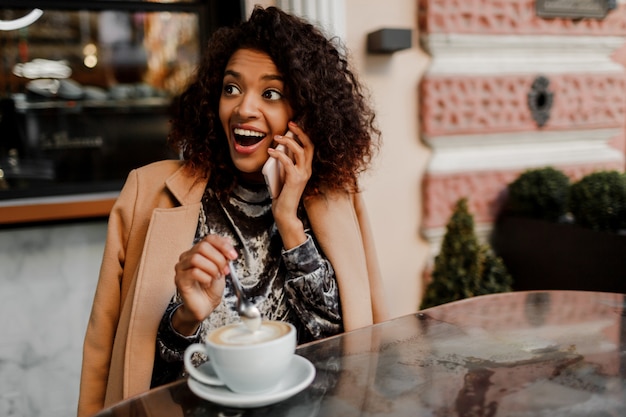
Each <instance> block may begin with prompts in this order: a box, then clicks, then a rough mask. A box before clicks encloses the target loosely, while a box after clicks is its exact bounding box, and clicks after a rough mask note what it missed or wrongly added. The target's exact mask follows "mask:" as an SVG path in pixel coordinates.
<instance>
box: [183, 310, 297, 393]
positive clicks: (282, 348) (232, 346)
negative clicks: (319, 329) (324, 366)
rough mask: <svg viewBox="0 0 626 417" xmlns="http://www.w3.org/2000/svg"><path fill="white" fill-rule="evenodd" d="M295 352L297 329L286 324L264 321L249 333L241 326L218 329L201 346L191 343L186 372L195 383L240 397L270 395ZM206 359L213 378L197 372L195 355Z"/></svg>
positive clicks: (186, 361) (186, 356)
mask: <svg viewBox="0 0 626 417" xmlns="http://www.w3.org/2000/svg"><path fill="white" fill-rule="evenodd" d="M295 350H296V329H295V327H294V326H293V325H292V324H290V323H286V322H282V321H272V320H265V321H263V322H262V323H261V327H260V328H259V330H256V331H254V332H252V331H251V330H250V329H248V328H247V327H246V326H245V325H244V324H243V323H235V324H230V325H226V326H223V327H220V328H218V329H215V330H213V331H212V332H211V333H209V334H208V335H207V337H206V339H205V340H204V343H194V344H192V345H190V346H189V347H188V348H187V350H185V355H184V362H185V369H186V371H187V372H188V373H189V375H190V376H191V377H192V378H194V379H196V380H197V381H199V382H201V383H203V384H207V385H226V386H227V387H228V388H229V389H230V390H231V391H233V392H237V393H241V394H260V393H263V392H268V391H271V390H272V389H273V388H274V387H276V386H277V385H278V383H279V382H280V380H281V379H282V378H283V377H284V376H285V374H286V372H287V370H288V368H289V364H290V362H291V359H292V358H293V356H294V352H295ZM196 352H198V353H204V354H205V355H207V356H208V358H209V362H210V365H211V366H212V368H213V370H214V371H215V374H216V375H217V377H216V376H214V375H209V374H208V373H207V372H204V371H203V370H204V369H206V368H205V367H201V368H196V367H195V366H194V365H193V363H192V360H191V357H192V355H193V354H194V353H196Z"/></svg>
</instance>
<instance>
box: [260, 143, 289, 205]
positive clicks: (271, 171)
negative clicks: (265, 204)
mask: <svg viewBox="0 0 626 417" xmlns="http://www.w3.org/2000/svg"><path fill="white" fill-rule="evenodd" d="M276 150H277V151H280V152H285V146H284V145H278V146H276ZM281 165H282V164H281V163H280V161H279V160H278V159H276V158H272V157H271V156H270V157H269V159H268V160H267V162H265V165H263V169H262V170H261V171H262V172H263V177H264V178H265V183H266V184H267V188H268V189H269V191H270V196H271V197H272V200H273V199H275V198H276V197H278V194H280V190H282V188H283V175H284V173H283V172H282V166H281Z"/></svg>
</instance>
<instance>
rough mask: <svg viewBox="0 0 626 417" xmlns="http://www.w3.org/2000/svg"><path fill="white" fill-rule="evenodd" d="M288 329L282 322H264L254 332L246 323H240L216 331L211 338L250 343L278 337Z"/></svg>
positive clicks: (216, 340)
mask: <svg viewBox="0 0 626 417" xmlns="http://www.w3.org/2000/svg"><path fill="white" fill-rule="evenodd" d="M288 331H289V328H288V326H287V325H283V324H280V323H278V324H275V323H262V324H261V327H260V328H259V329H258V330H256V331H254V332H253V331H250V329H248V328H247V327H246V326H244V325H238V326H232V327H226V328H224V329H222V330H218V331H216V332H215V333H214V334H213V335H212V336H211V340H213V341H214V342H215V343H218V344H225V345H249V344H255V343H262V342H267V341H269V340H273V339H277V338H279V337H281V336H283V335H285V334H287V333H288Z"/></svg>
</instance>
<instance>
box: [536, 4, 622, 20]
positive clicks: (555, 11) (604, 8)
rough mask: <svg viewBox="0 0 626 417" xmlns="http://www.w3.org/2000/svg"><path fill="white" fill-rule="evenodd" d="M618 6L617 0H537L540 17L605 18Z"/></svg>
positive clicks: (537, 11)
mask: <svg viewBox="0 0 626 417" xmlns="http://www.w3.org/2000/svg"><path fill="white" fill-rule="evenodd" d="M616 7H617V2H616V0H536V2H535V10H536V13H537V16H539V17H548V18H550V17H561V18H566V19H583V18H591V19H604V17H606V15H607V13H608V12H609V11H610V10H613V9H615V8H616Z"/></svg>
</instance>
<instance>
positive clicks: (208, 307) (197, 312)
mask: <svg viewBox="0 0 626 417" xmlns="http://www.w3.org/2000/svg"><path fill="white" fill-rule="evenodd" d="M236 258H237V251H236V250H235V248H234V247H233V245H232V243H231V241H230V240H229V239H228V238H225V237H223V236H218V235H208V236H206V237H205V238H204V239H202V240H201V241H200V242H198V243H196V244H195V245H193V246H192V247H191V249H189V250H188V251H186V252H183V253H182V254H181V255H180V258H179V260H178V263H177V264H176V266H175V271H176V276H175V278H174V282H175V283H176V288H177V290H178V294H179V295H180V297H181V298H182V301H183V304H182V305H181V306H180V307H179V308H178V309H177V310H176V312H175V313H174V315H173V316H172V326H173V327H174V329H176V331H177V332H179V333H181V334H183V335H191V334H193V333H194V332H195V331H196V330H197V328H198V326H199V325H200V323H201V322H202V321H203V320H204V319H205V318H206V317H208V316H209V314H211V313H212V312H213V310H215V308H217V306H218V305H219V304H220V303H221V301H222V294H223V293H224V286H225V280H224V276H225V275H226V274H228V273H229V270H228V262H229V261H230V260H233V259H236Z"/></svg>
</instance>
